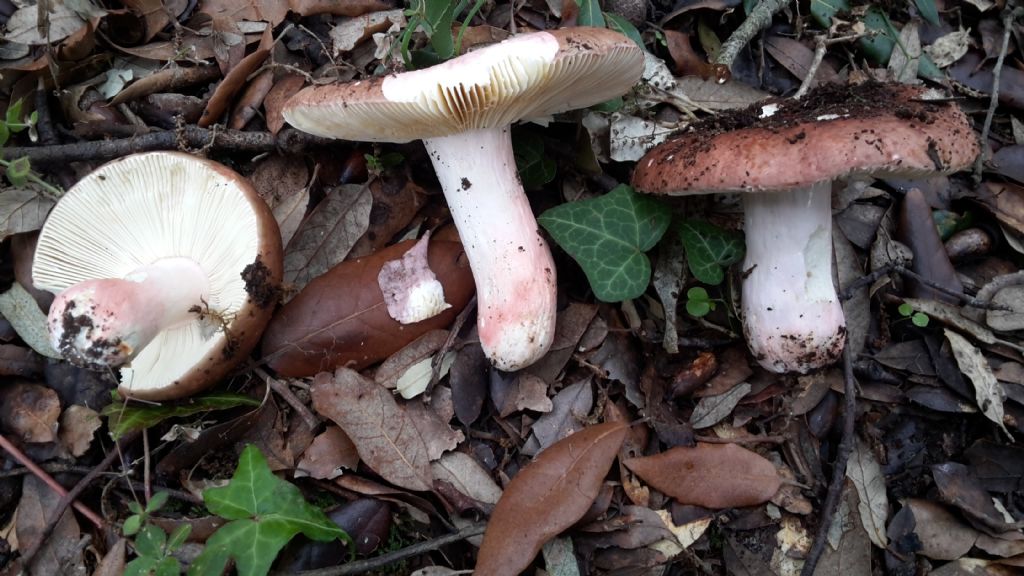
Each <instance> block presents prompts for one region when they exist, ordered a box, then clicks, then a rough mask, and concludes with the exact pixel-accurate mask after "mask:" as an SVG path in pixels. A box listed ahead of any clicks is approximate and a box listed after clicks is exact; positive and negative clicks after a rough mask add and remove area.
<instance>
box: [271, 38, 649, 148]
mask: <svg viewBox="0 0 1024 576" xmlns="http://www.w3.org/2000/svg"><path fill="white" fill-rule="evenodd" d="M643 61H644V58H643V52H642V51H641V50H640V48H639V47H638V46H637V45H636V43H634V42H633V41H632V40H630V39H629V38H627V37H625V36H623V35H622V34H619V33H618V32H614V31H612V30H607V29H604V28H588V27H578V28H564V29H559V30H551V31H548V32H534V33H530V34H523V35H520V36H515V37H513V38H509V39H507V40H504V41H502V42H500V43H498V44H492V45H490V46H486V47H484V48H480V49H479V50H475V51H472V52H469V53H467V54H464V55H462V56H459V57H458V58H453V59H452V60H448V61H447V62H444V63H441V64H438V65H436V66H431V67H429V68H424V69H421V70H414V71H411V72H403V73H401V74H392V75H389V76H385V77H377V78H372V79H370V80H362V81H358V82H349V83H345V84H331V85H324V86H311V87H308V88H305V89H304V90H302V91H301V92H299V93H298V94H296V95H295V96H293V97H292V98H291V99H289V100H288V102H287V103H286V104H285V107H284V110H283V112H284V117H285V119H286V120H288V122H289V123H291V125H292V126H295V127H296V128H298V129H299V130H302V131H304V132H309V133H310V134H315V135H317V136H324V137H328V138H342V139H347V140H361V141H370V142H409V141H411V140H417V139H420V138H433V137H438V136H447V135H451V134H457V133H460V132H465V131H468V130H475V129H484V128H497V127H501V126H507V125H509V124H512V123H513V122H515V121H517V120H520V119H523V118H536V117H540V116H547V115H549V114H554V113H557V112H564V111H566V110H572V109H575V108H583V107H586V106H591V105H593V104H597V103H600V102H604V101H606V100H609V99H611V98H614V97H616V96H620V95H622V94H623V93H624V92H626V91H627V90H629V88H630V87H631V86H633V84H635V83H636V82H637V81H638V80H639V79H640V75H641V74H642V72H643V67H644V64H643Z"/></svg>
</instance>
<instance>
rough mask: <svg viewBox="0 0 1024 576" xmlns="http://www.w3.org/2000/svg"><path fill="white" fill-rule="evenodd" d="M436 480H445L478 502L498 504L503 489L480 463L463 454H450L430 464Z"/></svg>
mask: <svg viewBox="0 0 1024 576" xmlns="http://www.w3.org/2000/svg"><path fill="white" fill-rule="evenodd" d="M430 469H431V471H432V472H433V473H434V480H443V481H445V482H448V483H449V484H451V485H452V486H453V487H454V488H455V489H456V490H458V491H459V492H461V493H462V494H464V495H465V496H468V497H470V498H472V499H474V500H476V501H478V502H483V503H484V504H497V503H498V499H499V498H501V488H500V487H498V484H497V483H496V482H495V481H494V479H493V478H491V475H490V474H489V473H488V472H487V470H486V469H484V467H483V466H482V465H480V463H479V462H478V461H477V460H476V459H475V458H473V457H472V456H470V455H469V454H464V453H462V452H448V453H446V454H444V455H443V456H441V458H440V459H439V460H437V461H434V462H431V463H430Z"/></svg>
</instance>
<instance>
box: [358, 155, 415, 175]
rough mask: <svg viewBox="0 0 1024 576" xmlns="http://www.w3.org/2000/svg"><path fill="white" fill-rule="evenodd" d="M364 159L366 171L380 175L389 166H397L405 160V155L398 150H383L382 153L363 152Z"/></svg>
mask: <svg viewBox="0 0 1024 576" xmlns="http://www.w3.org/2000/svg"><path fill="white" fill-rule="evenodd" d="M363 158H365V159H366V171H367V172H369V173H370V174H373V175H377V176H379V175H381V174H383V173H384V172H385V171H387V170H388V169H389V168H394V167H395V166H398V165H399V164H401V163H402V162H403V161H404V160H405V156H402V154H400V153H398V152H385V153H383V154H363Z"/></svg>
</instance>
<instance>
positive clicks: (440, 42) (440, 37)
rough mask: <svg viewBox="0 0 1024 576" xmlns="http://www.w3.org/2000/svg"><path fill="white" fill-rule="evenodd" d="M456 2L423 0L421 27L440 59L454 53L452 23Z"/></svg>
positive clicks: (449, 0) (444, 58) (447, 57)
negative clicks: (425, 31)
mask: <svg viewBox="0 0 1024 576" xmlns="http://www.w3.org/2000/svg"><path fill="white" fill-rule="evenodd" d="M458 4H459V3H458V2H452V1H451V0H423V27H424V28H425V29H426V30H427V35H428V36H430V46H431V47H432V48H433V49H434V52H435V53H436V54H437V56H438V57H439V58H440V59H441V60H447V59H449V58H451V57H452V56H454V55H455V37H454V36H453V35H452V23H453V22H454V21H455V9H456V7H457V6H458Z"/></svg>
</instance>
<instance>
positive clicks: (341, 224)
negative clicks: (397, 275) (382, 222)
mask: <svg viewBox="0 0 1024 576" xmlns="http://www.w3.org/2000/svg"><path fill="white" fill-rule="evenodd" d="M372 203H373V200H372V196H371V194H370V190H369V187H368V186H367V185H365V184H343V185H341V186H337V187H335V188H332V189H330V190H328V191H327V193H326V197H325V198H324V199H323V200H321V201H320V203H319V204H317V205H316V208H314V209H313V210H312V212H310V213H309V216H307V217H306V218H305V219H304V220H303V221H302V223H301V224H300V225H299V228H298V229H297V230H296V231H295V235H294V236H293V237H292V239H291V241H290V242H288V244H287V246H286V247H285V250H284V279H285V281H286V282H291V283H292V284H294V285H295V287H296V288H299V289H301V288H302V287H304V286H305V285H306V284H308V283H309V281H310V280H312V279H313V278H316V277H317V276H320V275H322V274H324V273H325V272H327V270H328V269H330V268H331V267H332V266H334V265H336V264H338V263H340V262H341V261H343V260H344V259H345V256H347V255H348V253H349V251H350V250H351V249H352V247H353V246H354V245H355V243H356V241H357V240H359V237H360V236H362V235H363V233H364V232H366V228H367V227H368V226H369V224H370V208H371V205H372ZM374 280H376V279H374Z"/></svg>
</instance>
